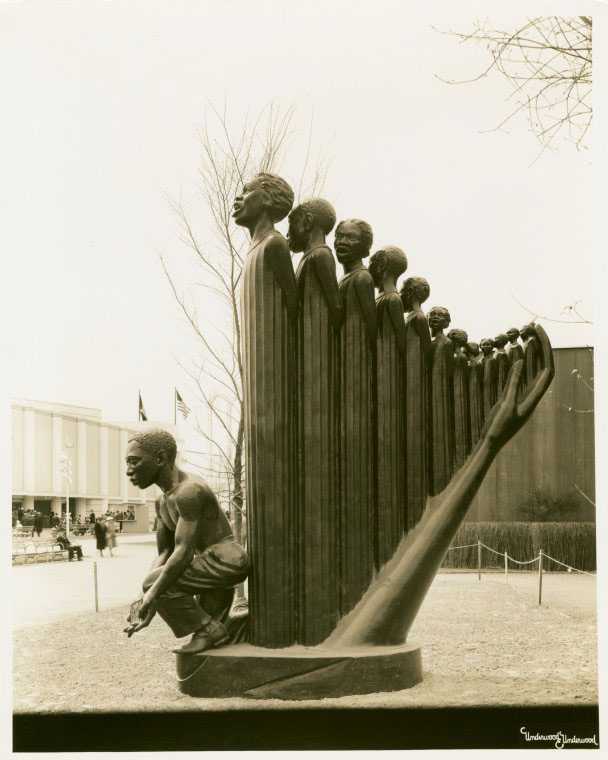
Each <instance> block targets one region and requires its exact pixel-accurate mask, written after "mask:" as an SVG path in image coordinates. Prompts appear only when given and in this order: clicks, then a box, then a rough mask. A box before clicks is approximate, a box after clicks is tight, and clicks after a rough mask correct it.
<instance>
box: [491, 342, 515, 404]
mask: <svg viewBox="0 0 608 760" xmlns="http://www.w3.org/2000/svg"><path fill="white" fill-rule="evenodd" d="M508 342H509V339H508V338H507V336H506V335H505V334H504V333H500V334H499V335H497V336H496V337H495V338H494V348H495V349H496V353H495V354H494V361H495V363H496V386H497V387H496V392H497V393H500V392H501V391H502V389H503V388H504V387H505V385H506V384H507V377H508V375H509V367H510V366H511V364H510V362H509V357H508V356H507V352H506V351H505V346H506V345H507V343H508Z"/></svg>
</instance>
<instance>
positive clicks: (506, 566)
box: [505, 551, 509, 581]
mask: <svg viewBox="0 0 608 760" xmlns="http://www.w3.org/2000/svg"><path fill="white" fill-rule="evenodd" d="M508 557H509V555H508V554H507V552H506V551H505V581H508V580H509V559H508Z"/></svg>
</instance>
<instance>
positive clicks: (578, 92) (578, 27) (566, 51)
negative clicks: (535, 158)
mask: <svg viewBox="0 0 608 760" xmlns="http://www.w3.org/2000/svg"><path fill="white" fill-rule="evenodd" d="M592 30H593V25H592V20H591V17H590V16H575V17H569V18H566V17H561V16H550V17H537V18H532V19H528V20H527V21H526V23H525V24H523V25H522V26H520V27H518V28H516V29H515V30H508V31H503V30H500V29H495V28H493V27H492V26H491V25H489V24H488V23H477V24H476V26H475V27H474V29H473V31H471V32H469V33H466V34H465V33H460V32H454V31H450V32H444V33H446V34H450V35H452V36H454V37H456V38H457V39H459V40H460V41H461V42H462V43H477V44H480V45H483V46H484V47H485V48H486V50H487V51H488V53H489V55H490V63H489V65H488V66H487V67H486V68H485V69H484V70H483V71H481V72H480V73H479V74H478V75H477V76H475V77H474V78H472V79H469V80H465V81H454V80H447V79H442V78H441V77H438V78H440V79H441V81H444V82H446V83H448V84H465V83H470V82H477V81H479V80H480V79H483V78H484V77H487V76H488V75H490V74H491V72H493V71H498V72H499V73H500V74H502V75H503V76H504V77H505V78H506V79H507V80H508V81H509V82H510V83H511V85H512V86H513V92H512V94H511V99H512V100H513V101H514V103H515V105H514V107H513V108H512V109H511V110H510V111H509V113H508V114H507V115H506V116H505V118H504V119H502V120H501V122H500V123H499V124H498V125H497V126H495V127H494V128H493V129H494V130H497V129H502V128H504V127H505V126H506V125H507V124H508V123H509V121H510V120H511V119H513V117H514V116H515V115H516V114H518V113H520V112H522V111H523V112H527V115H528V119H529V122H530V126H531V127H532V129H533V131H534V132H535V133H536V135H537V137H538V139H539V140H540V142H541V144H542V146H543V149H544V148H546V147H549V146H550V145H552V144H553V143H554V142H555V141H556V139H557V137H558V136H560V137H567V138H568V139H570V140H572V141H573V142H574V143H575V144H576V146H577V147H578V148H581V147H585V140H586V138H587V136H588V132H589V128H590V126H591V119H592V105H591V84H592V79H591V74H592ZM489 131H492V130H489Z"/></svg>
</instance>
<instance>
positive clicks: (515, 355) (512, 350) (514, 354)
mask: <svg viewBox="0 0 608 760" xmlns="http://www.w3.org/2000/svg"><path fill="white" fill-rule="evenodd" d="M507 355H508V357H509V365H510V366H513V364H515V362H516V361H518V360H519V359H523V358H524V350H523V348H522V347H521V346H520V345H519V343H515V344H511V345H510V346H509V352H508V354H507Z"/></svg>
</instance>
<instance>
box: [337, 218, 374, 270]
mask: <svg viewBox="0 0 608 760" xmlns="http://www.w3.org/2000/svg"><path fill="white" fill-rule="evenodd" d="M373 242H374V233H373V232H372V228H371V227H370V226H369V224H368V223H367V222H364V221H363V220H362V219H345V220H344V221H343V222H340V224H339V225H338V226H337V227H336V234H335V236H334V249H335V251H336V256H337V257H338V261H339V262H340V264H343V265H344V264H349V263H352V262H355V261H361V260H362V259H366V258H367V257H368V256H369V252H370V249H371V247H372V243H373Z"/></svg>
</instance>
